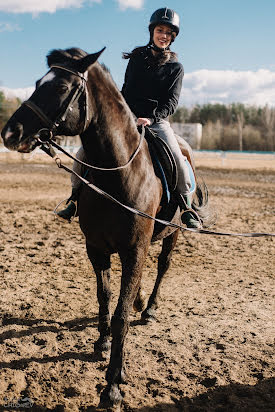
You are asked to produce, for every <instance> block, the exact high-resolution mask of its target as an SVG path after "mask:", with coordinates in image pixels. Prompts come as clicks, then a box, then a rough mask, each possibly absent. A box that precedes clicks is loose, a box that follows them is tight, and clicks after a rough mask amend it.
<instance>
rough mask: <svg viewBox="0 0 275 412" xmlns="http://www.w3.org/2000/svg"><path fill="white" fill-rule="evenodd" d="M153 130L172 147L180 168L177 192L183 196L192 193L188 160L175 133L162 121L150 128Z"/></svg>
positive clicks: (166, 122)
mask: <svg viewBox="0 0 275 412" xmlns="http://www.w3.org/2000/svg"><path fill="white" fill-rule="evenodd" d="M149 128H150V129H151V130H153V131H154V132H156V133H157V134H158V135H159V137H160V138H161V139H163V140H164V141H165V142H166V143H167V144H168V146H169V147H170V149H171V151H172V153H173V155H174V157H175V160H176V163H177V167H178V185H177V191H178V192H179V193H180V194H182V195H187V194H189V193H190V188H191V179H190V175H189V168H188V165H187V158H186V157H185V156H184V155H183V154H182V152H181V150H180V147H179V144H178V141H177V138H176V136H175V133H174V131H173V129H172V127H171V126H170V123H169V122H168V121H167V120H160V121H159V122H158V123H154V124H153V125H152V126H149Z"/></svg>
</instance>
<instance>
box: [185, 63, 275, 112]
mask: <svg viewBox="0 0 275 412" xmlns="http://www.w3.org/2000/svg"><path fill="white" fill-rule="evenodd" d="M209 102H210V103H214V102H215V103H225V104H228V103H232V102H241V103H244V104H251V105H252V104H255V105H258V106H264V105H265V104H269V105H272V106H275V72H272V71H270V70H266V69H261V70H258V71H257V72H252V71H233V70H226V71H222V70H199V71H196V72H192V73H187V74H186V75H185V77H184V80H183V89H182V93H181V98H180V103H181V104H184V105H186V106H189V105H192V104H195V103H200V104H203V103H209Z"/></svg>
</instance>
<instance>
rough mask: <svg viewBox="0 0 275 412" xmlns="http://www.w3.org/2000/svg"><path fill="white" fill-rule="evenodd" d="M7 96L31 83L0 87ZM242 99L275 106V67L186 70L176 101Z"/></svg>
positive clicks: (23, 96)
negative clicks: (250, 69)
mask: <svg viewBox="0 0 275 412" xmlns="http://www.w3.org/2000/svg"><path fill="white" fill-rule="evenodd" d="M0 90H1V91H3V92H4V94H5V95H6V96H7V97H14V96H16V97H19V98H20V99H21V100H25V99H27V98H28V97H29V96H30V95H31V94H32V92H33V90H34V88H33V87H28V88H25V89H8V88H5V87H0ZM234 102H235V103H236V102H239V103H244V104H248V105H254V104H255V105H256V106H265V105H266V104H268V105H269V106H275V71H274V72H272V71H270V70H265V69H261V70H258V71H257V72H251V71H247V72H241V71H233V70H232V71H229V70H227V71H222V70H199V71H196V72H193V73H187V74H186V75H185V77H184V79H183V89H182V93H181V97H180V105H185V106H191V105H194V104H196V103H199V104H204V103H224V104H229V103H234Z"/></svg>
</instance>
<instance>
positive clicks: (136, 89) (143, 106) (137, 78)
mask: <svg viewBox="0 0 275 412" xmlns="http://www.w3.org/2000/svg"><path fill="white" fill-rule="evenodd" d="M150 53H152V52H151V50H150V49H145V50H142V51H141V52H139V53H137V54H134V55H132V56H131V57H130V60H129V62H128V65H127V68H126V72H125V80H124V84H123V87H122V95H123V96H124V98H125V100H126V102H127V104H128V106H129V107H130V109H131V110H132V112H133V113H134V114H135V116H136V117H146V118H148V119H149V120H150V121H151V124H154V123H157V122H158V121H159V120H161V119H164V120H167V118H168V117H169V116H170V115H172V114H173V113H174V112H175V110H176V108H177V105H178V100H179V96H180V92H181V86H182V79H183V76H184V70H183V66H182V64H181V63H179V62H178V61H177V60H176V58H174V57H171V58H170V60H169V61H168V62H166V63H164V64H163V65H153V64H150V61H152V55H151V56H150Z"/></svg>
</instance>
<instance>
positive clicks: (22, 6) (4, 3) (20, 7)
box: [0, 0, 101, 14]
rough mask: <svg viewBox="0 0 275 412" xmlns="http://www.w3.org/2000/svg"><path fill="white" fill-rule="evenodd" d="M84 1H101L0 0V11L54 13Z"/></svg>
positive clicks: (87, 0) (86, 0)
mask: <svg viewBox="0 0 275 412" xmlns="http://www.w3.org/2000/svg"><path fill="white" fill-rule="evenodd" d="M84 3H101V0H44V1H38V0H0V11H3V12H7V13H32V14H38V13H42V12H47V13H55V12H56V11H57V10H58V9H68V8H73V7H75V8H80V7H82V6H83V4H84Z"/></svg>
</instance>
